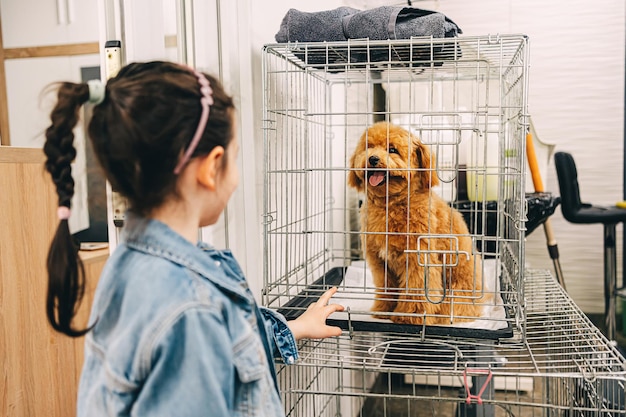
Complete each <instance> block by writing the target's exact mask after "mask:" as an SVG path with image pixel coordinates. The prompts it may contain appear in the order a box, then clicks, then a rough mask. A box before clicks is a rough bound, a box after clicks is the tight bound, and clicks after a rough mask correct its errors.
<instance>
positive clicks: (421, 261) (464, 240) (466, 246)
mask: <svg viewBox="0 0 626 417" xmlns="http://www.w3.org/2000/svg"><path fill="white" fill-rule="evenodd" d="M434 167H435V164H434V157H431V154H430V151H429V150H428V148H427V147H426V146H425V145H424V144H422V143H421V142H420V141H419V139H418V138H417V137H416V136H414V135H412V134H410V133H409V132H408V131H407V130H405V129H403V128H401V127H399V126H395V125H392V124H389V123H387V122H379V123H376V124H374V125H372V126H371V127H370V128H369V129H367V130H366V131H365V133H363V135H362V136H361V139H360V140H359V143H358V145H357V147H356V149H355V151H354V154H353V155H352V157H351V159H350V168H351V170H350V172H349V173H348V185H350V186H352V187H354V188H356V189H357V190H358V191H360V192H364V193H365V195H366V197H367V199H366V202H365V204H364V205H363V206H362V207H361V232H362V235H361V237H362V243H363V249H364V251H365V259H366V260H367V264H368V266H369V268H370V270H371V271H372V276H373V279H374V284H375V285H376V287H377V292H376V296H375V301H374V306H373V307H372V310H373V311H375V312H378V313H411V315H394V314H390V315H386V314H376V317H378V318H389V319H391V320H392V321H394V322H397V323H410V324H422V323H424V319H425V323H426V324H428V325H432V324H452V323H454V322H459V321H467V320H471V319H474V318H477V317H478V316H479V313H480V304H478V301H484V298H483V293H482V277H481V264H480V258H479V256H478V255H474V254H473V252H472V240H471V238H470V237H469V231H468V229H467V225H466V224H465V221H464V220H463V217H462V216H461V214H460V213H459V212H458V211H456V210H454V209H452V208H451V207H450V206H449V205H448V204H447V203H446V202H445V201H443V200H442V199H441V198H440V197H439V196H437V195H436V194H435V193H434V192H432V191H431V186H435V185H437V184H438V182H439V181H438V179H437V173H436V171H435V169H434Z"/></svg>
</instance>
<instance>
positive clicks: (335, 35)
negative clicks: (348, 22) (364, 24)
mask: <svg viewBox="0 0 626 417" xmlns="http://www.w3.org/2000/svg"><path fill="white" fill-rule="evenodd" d="M358 11H359V10H357V9H353V8H352V7H339V8H337V9H333V10H327V11H323V12H313V13H307V12H301V11H299V10H296V9H289V11H288V12H287V14H286V15H285V17H284V18H283V21H282V22H281V24H280V30H279V31H278V33H277V34H276V42H319V41H329V42H331V41H345V40H346V39H347V37H346V35H345V34H344V32H343V24H342V19H343V17H345V16H349V15H351V14H354V13H357V12H358Z"/></svg>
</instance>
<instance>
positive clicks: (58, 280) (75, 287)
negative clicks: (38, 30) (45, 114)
mask: <svg viewBox="0 0 626 417" xmlns="http://www.w3.org/2000/svg"><path fill="white" fill-rule="evenodd" d="M88 99H89V89H88V87H87V85H85V84H72V83H62V84H61V85H60V87H59V91H58V102H57V105H56V106H55V108H54V110H53V111H52V113H51V115H50V119H51V121H52V124H51V125H50V127H48V129H46V143H45V145H44V153H45V154H46V156H47V160H46V163H45V167H46V169H47V170H48V172H49V173H50V176H51V177H52V181H53V182H54V184H55V186H56V191H57V195H58V198H59V200H58V205H59V219H60V221H59V226H58V228H57V231H56V233H55V235H54V238H53V240H52V243H51V245H50V250H49V252H48V260H47V267H48V293H47V300H46V314H47V316H48V321H49V322H50V324H51V325H52V327H53V328H54V329H55V330H57V331H59V332H62V333H65V334H67V335H68V336H72V337H78V336H81V335H83V334H85V333H86V332H87V331H88V330H89V329H84V330H75V329H73V328H72V319H73V318H74V315H75V314H76V311H77V309H78V306H79V304H80V301H81V299H82V297H83V294H84V287H85V284H84V276H85V273H84V267H83V264H82V262H81V261H80V258H79V256H78V247H77V245H75V243H74V241H73V239H72V235H71V234H70V230H69V224H68V217H69V213H70V212H69V209H70V208H71V200H72V196H73V195H74V178H72V167H71V163H72V161H73V160H74V158H75V157H76V148H75V147H74V133H73V129H74V127H75V126H76V123H77V122H78V112H79V109H80V107H81V106H82V104H83V103H85V102H86V101H87V100H88Z"/></svg>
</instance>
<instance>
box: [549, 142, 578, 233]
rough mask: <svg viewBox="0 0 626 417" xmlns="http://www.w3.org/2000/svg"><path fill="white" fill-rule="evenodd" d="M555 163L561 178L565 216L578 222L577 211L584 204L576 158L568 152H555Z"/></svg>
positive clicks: (562, 209) (559, 178)
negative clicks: (581, 198)
mask: <svg viewBox="0 0 626 417" xmlns="http://www.w3.org/2000/svg"><path fill="white" fill-rule="evenodd" d="M554 165H555V167H556V176H557V178H558V180H559V191H560V192H561V211H562V212H563V217H565V219H566V220H568V221H570V222H577V221H576V213H578V211H579V210H580V209H581V208H582V206H583V204H582V202H581V200H580V189H579V187H578V172H577V171H576V163H575V162H574V158H573V157H572V155H571V154H569V153H567V152H557V153H555V154H554Z"/></svg>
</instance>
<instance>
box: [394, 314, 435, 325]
mask: <svg viewBox="0 0 626 417" xmlns="http://www.w3.org/2000/svg"><path fill="white" fill-rule="evenodd" d="M390 319H391V321H393V322H394V323H398V324H412V325H416V326H421V325H422V324H424V317H423V316H392V317H390ZM426 324H428V320H426Z"/></svg>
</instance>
